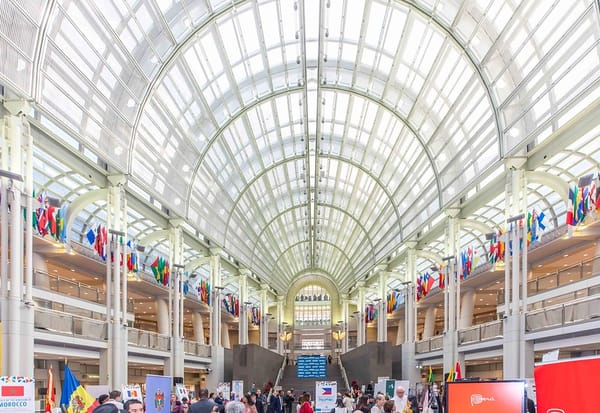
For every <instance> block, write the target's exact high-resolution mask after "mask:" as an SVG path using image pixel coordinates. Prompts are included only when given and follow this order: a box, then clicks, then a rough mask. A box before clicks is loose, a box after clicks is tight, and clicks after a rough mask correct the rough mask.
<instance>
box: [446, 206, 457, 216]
mask: <svg viewBox="0 0 600 413" xmlns="http://www.w3.org/2000/svg"><path fill="white" fill-rule="evenodd" d="M444 213H445V214H446V216H447V217H448V218H456V217H458V215H459V214H460V208H459V207H450V208H446V209H445V210H444Z"/></svg>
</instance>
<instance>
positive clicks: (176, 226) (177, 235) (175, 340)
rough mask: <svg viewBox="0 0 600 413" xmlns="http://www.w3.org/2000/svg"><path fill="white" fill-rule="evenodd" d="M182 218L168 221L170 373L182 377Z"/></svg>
mask: <svg viewBox="0 0 600 413" xmlns="http://www.w3.org/2000/svg"><path fill="white" fill-rule="evenodd" d="M181 223H182V220H180V219H174V220H171V221H170V222H169V225H170V228H169V263H170V265H171V278H170V280H169V286H170V291H171V295H172V299H173V301H172V303H171V309H172V311H173V316H172V320H173V327H172V331H173V334H172V336H171V357H172V360H173V362H172V363H171V364H170V366H171V368H172V372H171V375H172V376H173V377H183V375H184V367H183V359H184V345H183V317H184V312H183V294H182V291H183V270H184V262H183V230H182V228H181Z"/></svg>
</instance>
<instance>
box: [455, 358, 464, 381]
mask: <svg viewBox="0 0 600 413" xmlns="http://www.w3.org/2000/svg"><path fill="white" fill-rule="evenodd" d="M454 377H455V379H456V380H460V379H462V373H461V372H460V362H459V361H457V362H456V369H455V373H454Z"/></svg>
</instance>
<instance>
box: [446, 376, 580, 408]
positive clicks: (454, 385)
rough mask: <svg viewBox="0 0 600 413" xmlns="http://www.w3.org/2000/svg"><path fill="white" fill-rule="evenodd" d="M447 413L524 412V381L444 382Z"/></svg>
mask: <svg viewBox="0 0 600 413" xmlns="http://www.w3.org/2000/svg"><path fill="white" fill-rule="evenodd" d="M446 402H447V413H463V412H468V411H475V410H476V411H477V412H478V413H524V412H525V382H524V381H522V380H512V381H454V382H448V383H446ZM578 411H579V410H578Z"/></svg>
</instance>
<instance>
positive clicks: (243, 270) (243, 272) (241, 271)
mask: <svg viewBox="0 0 600 413" xmlns="http://www.w3.org/2000/svg"><path fill="white" fill-rule="evenodd" d="M238 275H240V276H244V277H249V276H250V275H252V271H250V270H249V269H247V268H240V269H239V270H238Z"/></svg>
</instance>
